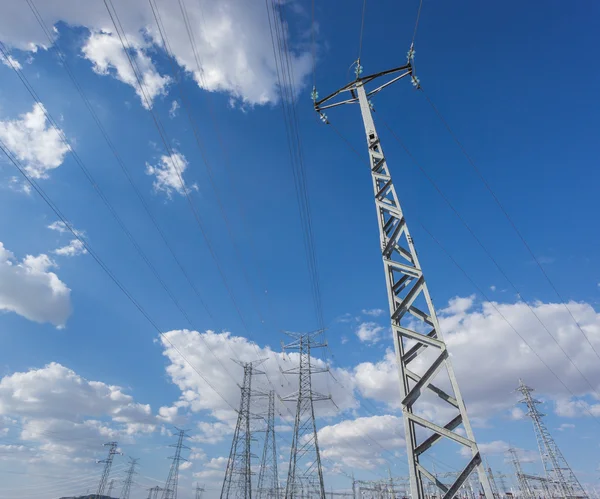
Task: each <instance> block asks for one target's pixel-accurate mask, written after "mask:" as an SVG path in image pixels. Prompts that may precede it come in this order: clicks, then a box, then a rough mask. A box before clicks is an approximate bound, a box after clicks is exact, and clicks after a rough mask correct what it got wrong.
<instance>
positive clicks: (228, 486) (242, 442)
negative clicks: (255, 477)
mask: <svg viewBox="0 0 600 499" xmlns="http://www.w3.org/2000/svg"><path fill="white" fill-rule="evenodd" d="M263 362H264V359H263V360H256V361H254V362H238V364H240V366H242V367H243V368H244V379H243V381H242V386H240V390H241V392H242V393H241V398H240V409H239V411H238V418H237V424H236V426H235V431H234V433H233V441H232V442H231V450H230V452H229V460H228V461H227V468H226V469H225V478H224V479H223V487H222V488H221V499H230V498H234V499H252V452H251V442H252V433H251V431H250V400H251V398H252V377H253V376H254V375H255V374H264V372H263V371H259V370H257V369H256V366H258V365H260V364H262V363H263Z"/></svg>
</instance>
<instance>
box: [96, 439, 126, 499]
mask: <svg viewBox="0 0 600 499" xmlns="http://www.w3.org/2000/svg"><path fill="white" fill-rule="evenodd" d="M103 446H104V447H108V456H107V457H106V459H103V460H102V461H98V463H102V464H104V470H103V471H102V476H101V477H100V483H99V484H98V491H97V492H96V497H100V496H103V495H104V489H105V488H106V483H107V482H108V477H109V476H110V469H111V468H112V463H113V459H114V458H115V455H117V454H121V453H120V452H119V451H118V450H117V446H118V443H117V442H107V443H105V444H103Z"/></svg>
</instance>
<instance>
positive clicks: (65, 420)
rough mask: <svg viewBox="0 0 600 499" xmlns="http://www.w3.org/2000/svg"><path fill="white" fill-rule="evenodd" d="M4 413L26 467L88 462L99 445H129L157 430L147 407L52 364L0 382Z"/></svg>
mask: <svg viewBox="0 0 600 499" xmlns="http://www.w3.org/2000/svg"><path fill="white" fill-rule="evenodd" d="M7 414H10V416H11V417H12V418H15V423H16V422H17V421H18V427H17V428H19V429H20V433H19V439H20V441H21V442H23V443H24V445H26V446H27V447H28V448H29V449H30V452H29V453H28V455H27V456H25V459H27V461H28V462H29V463H36V462H41V463H51V462H61V463H63V464H64V463H66V462H70V461H71V460H72V459H74V460H75V462H77V460H79V461H81V462H93V459H92V456H93V453H94V452H95V450H100V449H101V444H102V443H103V442H106V441H107V440H118V441H119V442H124V443H133V442H134V437H135V436H136V435H142V434H145V433H151V432H153V431H155V429H156V419H155V418H154V416H153V415H152V411H151V408H150V406H149V405H147V404H140V403H137V402H135V401H134V400H133V397H132V396H131V395H128V394H126V393H124V392H123V389H122V388H121V387H119V386H114V385H108V384H106V383H103V382H101V381H91V380H87V379H85V378H83V377H82V376H80V375H78V374H77V373H75V372H74V371H73V370H71V369H68V368H67V367H65V366H63V365H61V364H58V363H55V362H52V363H50V364H48V365H46V366H45V367H43V368H40V369H30V370H29V371H25V372H15V373H13V374H10V375H7V376H4V377H3V378H2V379H0V417H1V416H2V415H7ZM9 427H10V425H9Z"/></svg>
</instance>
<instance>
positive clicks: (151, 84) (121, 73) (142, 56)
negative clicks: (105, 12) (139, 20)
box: [82, 32, 171, 109]
mask: <svg viewBox="0 0 600 499" xmlns="http://www.w3.org/2000/svg"><path fill="white" fill-rule="evenodd" d="M131 49H132V53H131V54H129V55H130V56H131V58H132V59H133V61H134V65H135V67H136V69H137V70H138V74H141V78H140V79H141V81H142V84H143V87H144V92H142V90H141V89H140V87H139V85H138V82H137V79H136V76H135V73H134V72H133V69H132V68H131V64H130V63H129V59H128V57H127V54H125V51H124V50H123V46H122V45H121V42H120V40H119V38H118V36H116V35H113V34H111V33H108V32H92V33H91V34H90V37H89V38H88V40H87V42H86V43H85V45H84V46H83V49H82V51H83V53H84V55H85V57H86V59H88V60H90V61H91V62H92V63H93V69H94V71H95V72H96V73H98V74H101V75H108V74H111V70H113V71H114V76H115V78H117V79H118V80H120V81H122V82H123V83H126V84H127V85H131V86H132V87H133V88H134V89H135V93H136V94H137V95H138V97H139V98H140V101H141V103H142V106H144V107H145V108H146V109H149V108H150V107H152V103H153V102H154V99H155V98H156V97H157V96H159V95H164V94H166V91H167V85H168V84H169V83H170V81H171V80H170V78H169V77H168V76H161V75H160V74H159V73H158V71H157V70H156V68H155V66H154V64H153V62H152V60H151V59H150V57H149V56H148V54H147V53H146V51H145V49H144V47H142V46H140V45H139V44H135V46H133V47H131Z"/></svg>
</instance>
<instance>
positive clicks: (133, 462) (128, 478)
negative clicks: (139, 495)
mask: <svg viewBox="0 0 600 499" xmlns="http://www.w3.org/2000/svg"><path fill="white" fill-rule="evenodd" d="M138 461H139V459H134V458H132V457H130V458H129V469H128V470H127V473H126V474H125V481H124V482H123V488H122V489H121V497H120V498H119V499H129V494H130V493H131V484H132V482H133V475H135V474H136V471H135V467H136V466H137V463H138Z"/></svg>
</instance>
